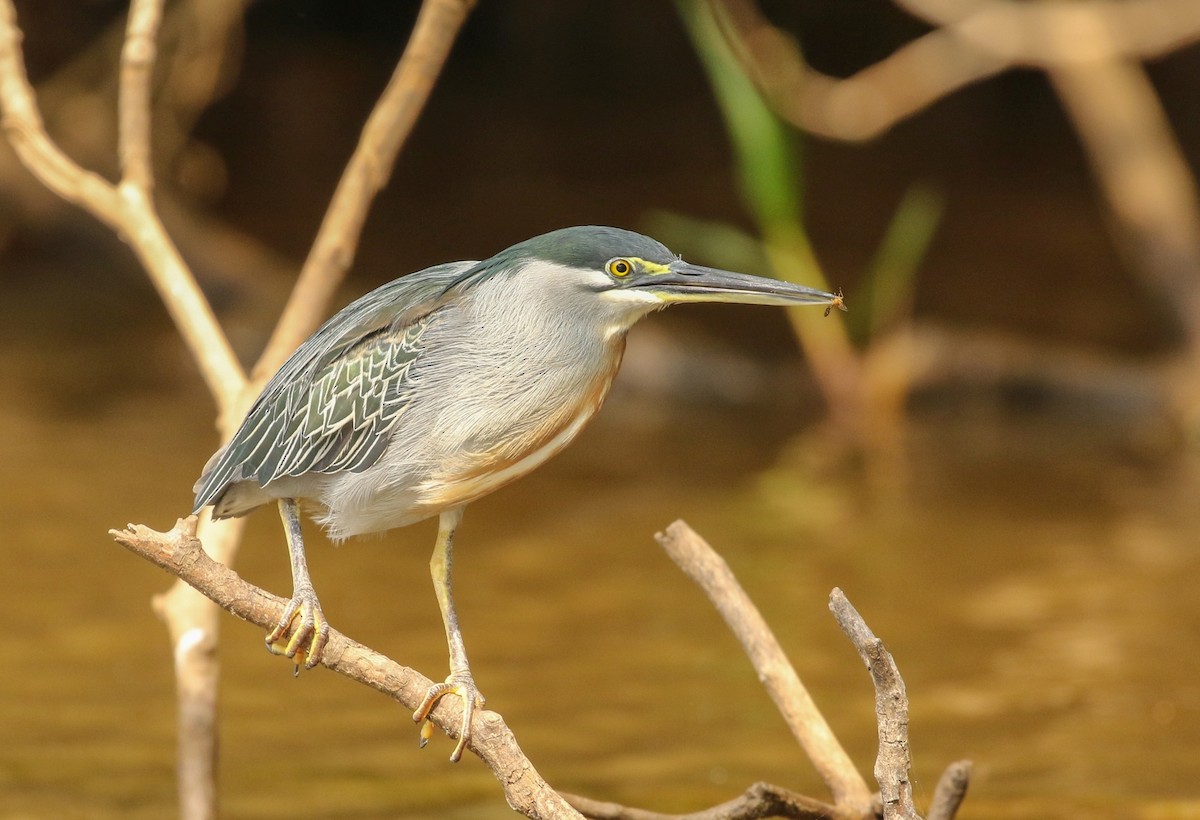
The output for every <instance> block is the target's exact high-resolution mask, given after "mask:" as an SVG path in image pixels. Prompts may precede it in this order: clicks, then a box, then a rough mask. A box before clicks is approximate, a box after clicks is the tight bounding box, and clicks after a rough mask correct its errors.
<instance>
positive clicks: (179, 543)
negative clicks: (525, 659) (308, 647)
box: [110, 516, 579, 818]
mask: <svg viewBox="0 0 1200 820" xmlns="http://www.w3.org/2000/svg"><path fill="white" fill-rule="evenodd" d="M196 527H197V521H196V518H195V517H194V516H191V517H188V518H185V519H180V520H179V521H177V522H176V524H175V526H174V527H173V528H172V529H171V530H170V531H169V532H165V533H164V532H157V531H155V530H152V529H150V528H149V527H145V526H142V525H137V524H131V525H129V527H128V528H127V529H124V530H111V531H110V535H112V537H113V538H114V539H116V541H117V542H118V543H119V544H121V545H122V546H124V547H126V548H127V549H129V550H130V551H132V552H134V553H136V554H137V555H139V556H141V557H142V558H145V559H147V560H149V561H151V562H153V563H154V564H156V565H158V566H159V567H161V568H162V569H164V570H166V571H167V572H169V573H171V574H173V575H175V576H177V577H178V578H179V579H181V580H182V581H184V582H185V583H187V584H188V585H189V586H191V587H193V588H195V589H196V590H198V591H199V592H201V593H202V594H203V595H204V596H205V597H207V598H208V599H210V600H212V601H213V602H214V603H216V604H217V605H218V606H220V607H221V608H222V609H225V610H226V611H228V612H230V613H231V614H233V615H236V616H237V617H239V618H241V619H242V620H245V621H249V622H250V623H252V624H255V625H257V626H260V627H262V628H263V629H271V628H272V627H274V625H275V624H276V622H277V621H278V620H279V618H280V616H281V615H282V614H283V610H284V607H285V606H286V604H287V601H286V600H285V599H283V598H280V597H278V596H275V595H272V594H270V593H269V592H266V591H265V590H263V589H260V588H259V587H256V586H254V585H253V584H250V583H247V582H246V581H245V580H243V579H242V578H241V577H240V576H239V575H238V574H237V573H235V572H234V571H233V570H232V569H230V568H229V567H227V566H225V565H224V564H220V563H217V562H216V561H214V560H213V559H212V558H211V557H210V556H209V555H208V553H207V552H205V550H204V548H203V546H202V545H201V543H200V540H199V539H198V538H197V537H196ZM321 664H322V665H323V666H325V667H327V668H329V669H331V670H333V671H334V672H337V673H338V674H341V675H345V676H346V677H348V678H350V679H351V680H354V681H357V682H359V683H362V684H365V685H366V686H369V687H371V688H372V689H375V690H376V691H378V692H382V693H383V694H385V695H387V696H388V697H391V698H392V699H393V700H395V701H397V702H399V703H401V704H402V705H403V706H404V707H405V708H407V709H409V710H412V709H415V708H416V707H417V706H418V705H419V704H420V703H421V701H422V699H423V698H424V696H425V692H426V691H427V690H428V689H429V687H430V686H431V685H432V681H430V680H429V679H428V678H426V677H424V676H423V675H421V674H420V673H419V672H417V671H415V670H413V669H409V668H408V667H405V666H401V665H400V664H398V663H396V662H395V661H393V660H391V659H390V658H387V657H386V656H384V655H382V654H380V653H378V652H376V651H374V650H373V649H371V648H369V647H367V646H364V645H362V644H360V643H358V642H356V641H354V640H351V639H350V638H348V637H346V636H345V635H343V634H342V633H340V632H338V631H336V630H333V629H331V630H330V632H329V642H328V643H327V644H326V645H325V651H324V652H323V653H322V656H321ZM430 718H431V719H432V721H433V723H434V724H435V725H436V726H438V727H439V728H441V729H442V730H443V731H445V732H447V733H448V734H451V736H455V734H456V733H457V732H458V730H459V727H460V723H461V719H462V711H461V707H460V706H459V701H458V699H456V698H445V699H443V700H441V701H439V702H438V704H437V706H435V707H434V709H433V711H432V713H431V714H430ZM467 748H468V749H470V750H471V751H472V752H473V753H474V754H476V755H478V756H479V758H480V759H481V760H483V762H484V763H485V764H487V766H488V768H490V769H491V771H492V773H493V774H494V775H495V776H496V779H497V780H498V781H499V782H500V785H501V786H502V787H503V789H504V795H505V798H506V799H507V800H508V802H509V805H510V806H512V807H513V809H515V810H516V811H519V812H521V813H523V814H525V815H526V816H527V817H538V818H574V817H579V814H578V812H576V811H575V810H574V809H573V808H571V806H570V805H569V804H568V803H567V802H566V801H565V800H563V798H562V797H561V796H560V795H559V794H558V793H557V792H556V791H554V790H553V789H552V788H550V786H549V785H548V784H547V783H546V781H545V780H543V779H542V777H541V776H540V775H539V774H538V773H537V770H536V769H534V767H533V764H532V763H530V761H529V759H528V758H526V757H525V755H524V753H523V752H522V751H521V749H520V747H519V746H518V745H517V741H516V738H514V737H513V735H512V732H511V731H510V730H509V728H508V726H507V725H505V723H504V720H503V718H501V717H500V715H499V714H497V713H495V712H491V711H487V710H480V711H478V712H477V713H476V714H475V718H474V720H473V721H472V723H471V738H470V741H469V742H468V744H467Z"/></svg>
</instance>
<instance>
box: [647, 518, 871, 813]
mask: <svg viewBox="0 0 1200 820" xmlns="http://www.w3.org/2000/svg"><path fill="white" fill-rule="evenodd" d="M655 537H656V538H657V539H658V543H659V544H660V545H661V546H662V548H663V549H664V550H665V551H666V553H667V555H669V556H670V558H671V560H672V561H674V562H675V563H676V564H677V565H678V566H679V568H680V569H682V570H683V571H684V573H685V574H687V576H688V577H689V578H691V579H692V580H693V581H695V582H696V583H697V585H699V586H700V588H701V589H702V590H704V593H705V594H706V595H707V596H708V598H709V600H711V601H712V603H713V605H714V606H715V607H716V609H717V611H718V612H719V613H720V614H721V617H723V618H724V619H725V622H726V624H728V626H729V628H730V630H731V631H732V632H733V633H734V635H735V636H736V637H737V639H738V641H739V642H740V643H741V644H742V647H743V648H744V649H745V651H746V655H747V656H748V657H749V658H750V663H751V665H753V667H754V670H755V672H757V673H758V679H759V680H760V681H761V682H762V684H763V686H764V687H765V688H766V690H767V692H768V694H770V696H771V699H772V700H773V701H774V702H775V705H776V707H777V708H778V709H779V711H780V714H782V715H783V719H784V721H785V722H786V723H787V725H788V728H789V729H791V731H792V734H793V735H794V736H795V737H796V740H797V741H798V742H799V743H800V746H801V747H802V748H803V749H804V751H805V754H807V755H808V758H809V759H810V760H811V761H812V763H813V766H814V767H815V768H816V770H817V772H818V773H819V774H820V775H821V779H822V780H824V781H825V784H826V785H827V786H828V787H829V791H830V794H832V795H833V799H834V803H835V805H836V806H837V809H838V811H840V812H843V813H845V814H846V815H847V816H865V815H866V814H867V812H868V811H869V810H870V805H871V792H870V789H868V788H867V784H866V782H865V781H864V780H863V778H862V776H861V775H860V774H859V773H858V770H857V769H856V768H855V767H854V763H853V762H852V761H851V760H850V757H849V756H848V755H847V754H846V752H845V750H844V749H843V748H842V745H841V744H840V743H839V742H838V740H837V738H836V737H835V736H834V734H833V730H832V729H830V728H829V724H828V723H826V722H825V718H824V717H823V716H822V715H821V712H820V710H819V709H817V706H816V704H815V703H813V700H812V697H811V696H810V695H809V694H808V690H807V689H805V687H804V684H803V683H802V682H801V681H800V677H799V676H798V675H797V674H796V670H795V669H794V668H793V667H792V665H791V663H789V662H788V659H787V656H786V655H785V654H784V652H783V649H782V647H780V646H779V642H778V641H777V640H776V639H775V636H774V634H773V633H772V632H771V629H770V627H769V626H767V623H766V621H764V620H763V617H762V615H761V614H760V613H759V611H758V609H757V607H755V606H754V603H753V602H752V601H751V600H750V598H749V596H747V595H746V592H745V590H743V589H742V587H741V585H740V584H738V582H737V579H736V578H735V577H734V576H733V573H732V572H731V571H730V569H729V565H728V564H726V563H725V560H724V559H723V558H721V556H720V555H718V554H717V553H716V551H715V550H713V548H712V547H711V546H709V545H708V544H707V543H706V542H705V541H704V539H703V538H701V537H700V536H699V535H698V534H696V532H695V531H694V530H692V529H691V527H689V526H688V525H687V524H686V523H684V522H683V521H676V522H674V523H673V524H671V525H670V526H669V527H667V529H666V532H665V533H660V534H659V535H657V536H655Z"/></svg>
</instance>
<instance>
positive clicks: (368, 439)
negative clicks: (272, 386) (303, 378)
mask: <svg viewBox="0 0 1200 820" xmlns="http://www.w3.org/2000/svg"><path fill="white" fill-rule="evenodd" d="M431 321H433V317H432V316H425V317H422V318H421V319H419V320H418V321H416V322H414V323H412V324H410V325H408V326H406V327H404V328H401V329H399V330H391V329H386V330H383V331H379V332H377V333H375V334H372V335H371V336H369V337H367V338H365V339H363V340H362V341H361V342H360V343H359V344H357V345H355V346H354V347H352V348H350V349H349V350H348V351H346V352H345V353H343V354H342V355H341V356H339V357H338V358H336V359H335V360H334V361H332V362H330V363H329V364H327V365H326V366H325V367H324V368H323V369H322V370H321V371H320V372H319V373H317V374H316V375H315V378H314V379H313V380H312V382H311V384H309V385H307V386H304V385H297V386H296V389H294V390H292V391H288V395H285V396H280V397H279V399H277V401H276V407H275V408H274V409H275V410H276V412H275V413H272V414H271V416H272V417H273V419H274V421H273V423H271V424H269V425H268V429H269V431H268V432H267V434H266V435H264V436H263V437H262V439H261V440H260V443H259V444H258V445H257V447H256V448H255V449H254V450H252V451H251V452H250V453H249V454H248V455H247V456H246V457H245V460H244V462H245V463H246V464H247V465H251V464H253V465H255V466H256V468H257V469H256V470H255V472H254V478H255V479H256V480H257V481H258V483H259V484H260V485H264V486H265V485H266V484H267V483H268V482H271V481H274V480H275V479H277V478H280V477H282V476H300V475H304V474H305V473H339V472H343V471H347V472H359V471H361V470H365V469H366V468H368V467H370V466H371V465H372V464H374V463H375V462H376V461H378V460H379V457H380V456H381V455H383V451H384V449H385V448H386V447H387V443H388V440H389V438H390V433H391V429H392V427H393V426H395V423H396V420H397V419H398V418H399V416H400V413H401V412H403V410H404V407H405V406H406V405H407V403H408V376H409V372H410V370H411V369H412V365H413V363H414V362H415V361H416V359H417V357H418V356H419V355H420V353H421V335H422V334H423V333H424V331H425V328H426V327H427V326H428V325H429V323H430V322H431Z"/></svg>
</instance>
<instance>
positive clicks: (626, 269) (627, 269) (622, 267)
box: [608, 259, 633, 276]
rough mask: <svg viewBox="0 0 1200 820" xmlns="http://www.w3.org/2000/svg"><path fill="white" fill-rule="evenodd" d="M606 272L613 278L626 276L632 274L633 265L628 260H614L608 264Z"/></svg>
mask: <svg viewBox="0 0 1200 820" xmlns="http://www.w3.org/2000/svg"><path fill="white" fill-rule="evenodd" d="M608 272H609V273H611V274H612V275H613V276H628V275H629V274H631V273H633V263H632V262H630V261H629V260H628V259H614V260H612V261H611V262H609V263H608Z"/></svg>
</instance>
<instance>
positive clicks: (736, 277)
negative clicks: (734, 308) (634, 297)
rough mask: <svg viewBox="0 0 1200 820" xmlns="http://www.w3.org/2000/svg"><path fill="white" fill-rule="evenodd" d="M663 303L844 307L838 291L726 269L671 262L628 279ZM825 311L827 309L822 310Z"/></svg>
mask: <svg viewBox="0 0 1200 820" xmlns="http://www.w3.org/2000/svg"><path fill="white" fill-rule="evenodd" d="M629 287H630V288H632V289H636V290H642V291H646V292H648V293H653V294H654V295H655V296H657V297H658V298H660V299H662V300H663V301H664V302H672V303H678V302H742V303H745V304H751V305H828V306H829V307H831V308H833V307H836V308H838V309H840V310H845V309H846V307H845V305H844V304H843V303H842V295H841V294H840V293H828V292H826V291H823V290H816V289H815V288H806V287H804V286H803V285H793V284H792V283H791V282H781V281H780V280H778V279H768V278H766V277H764V276H750V275H748V274H745V273H733V272H732V271H727V270H718V269H716V268H706V267H703V266H701V265H690V264H688V263H687V262H683V261H678V262H672V263H671V264H670V265H669V266H668V267H667V269H666V270H665V271H663V272H662V273H653V274H648V275H646V276H644V278H639V280H638V281H636V282H630V283H629ZM826 313H828V311H826Z"/></svg>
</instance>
